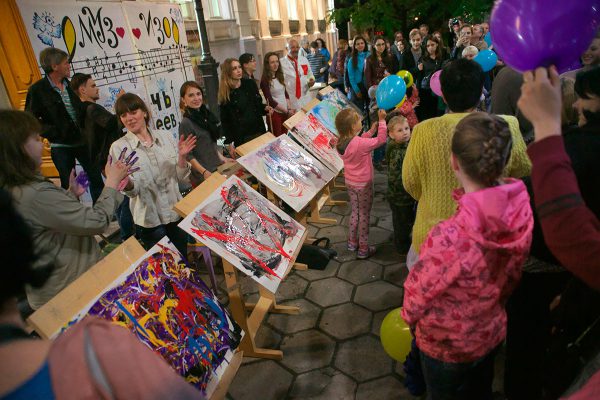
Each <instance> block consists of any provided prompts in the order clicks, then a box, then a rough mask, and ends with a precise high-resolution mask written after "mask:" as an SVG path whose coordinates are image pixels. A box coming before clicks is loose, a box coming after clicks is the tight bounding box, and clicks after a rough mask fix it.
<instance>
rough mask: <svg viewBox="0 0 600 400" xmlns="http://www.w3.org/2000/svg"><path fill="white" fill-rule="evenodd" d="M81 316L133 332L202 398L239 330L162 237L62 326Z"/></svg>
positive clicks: (222, 366)
mask: <svg viewBox="0 0 600 400" xmlns="http://www.w3.org/2000/svg"><path fill="white" fill-rule="evenodd" d="M85 315H97V316H99V317H101V318H105V319H107V320H109V321H112V322H113V323H115V324H116V325H120V326H123V327H125V328H126V329H128V330H130V331H131V332H133V334H135V335H136V336H137V338H138V339H139V340H140V341H142V343H144V344H145V345H146V346H148V347H149V348H150V349H152V350H154V351H155V352H156V353H158V354H160V355H161V356H162V357H163V358H164V359H165V360H166V361H167V362H168V363H169V364H170V365H171V366H172V367H173V368H174V369H175V370H176V371H177V372H178V373H179V374H180V375H182V376H183V377H184V378H185V379H186V380H187V381H188V382H189V383H191V384H193V385H194V386H195V387H197V388H198V389H200V391H202V392H203V393H204V394H205V395H206V397H207V398H208V397H210V395H211V394H212V392H213V391H214V389H215V388H216V386H217V383H218V381H219V379H220V377H221V376H222V375H223V373H224V372H225V370H226V368H227V364H228V363H229V361H230V360H231V357H232V356H233V352H234V350H235V349H236V348H237V347H238V345H239V343H240V341H241V339H242V337H243V334H244V333H243V331H242V330H241V328H240V327H239V326H238V325H237V324H236V323H235V322H234V321H233V320H232V319H231V317H230V316H229V315H228V313H227V311H226V310H225V308H224V307H223V306H222V305H221V304H220V303H219V301H218V300H217V298H216V296H215V295H214V294H213V293H212V292H211V291H210V289H208V287H207V286H206V285H205V284H204V282H203V281H202V280H201V279H200V277H199V276H198V273H197V272H196V271H194V270H193V269H191V268H189V267H188V266H187V265H186V264H185V262H184V261H183V259H182V257H181V255H180V254H179V252H178V251H177V249H176V248H175V246H173V244H172V243H171V242H170V241H169V239H168V238H166V237H165V238H163V239H162V240H161V241H160V242H158V243H157V244H156V245H155V246H154V247H152V248H151V249H150V250H149V251H148V252H147V253H146V254H145V255H144V256H143V257H142V258H140V259H139V260H138V261H136V262H135V263H134V264H132V265H131V266H130V267H129V268H128V269H127V270H126V271H125V272H124V273H123V274H122V275H121V276H120V277H119V278H117V279H116V280H115V282H113V284H112V285H110V287H107V289H106V290H105V291H104V292H103V293H102V294H100V295H99V296H97V297H96V298H95V299H94V300H93V301H92V302H91V303H90V304H88V306H87V307H85V308H84V309H82V310H81V311H80V312H79V313H77V315H76V317H75V318H74V319H73V320H72V321H71V322H70V323H69V324H68V326H70V325H71V324H73V323H75V322H77V321H79V320H80V319H82V318H83V317H84V316H85Z"/></svg>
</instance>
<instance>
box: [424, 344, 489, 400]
mask: <svg viewBox="0 0 600 400" xmlns="http://www.w3.org/2000/svg"><path fill="white" fill-rule="evenodd" d="M497 352H498V348H496V349H494V350H492V351H491V352H490V353H488V354H487V355H485V356H484V357H482V358H480V359H479V360H477V361H473V362H469V363H446V362H443V361H440V360H436V359H434V358H431V357H429V356H427V355H426V354H425V353H423V352H422V351H421V366H422V368H423V375H424V376H425V385H426V386H427V399H428V400H491V399H492V381H493V380H494V359H495V358H496V353H497Z"/></svg>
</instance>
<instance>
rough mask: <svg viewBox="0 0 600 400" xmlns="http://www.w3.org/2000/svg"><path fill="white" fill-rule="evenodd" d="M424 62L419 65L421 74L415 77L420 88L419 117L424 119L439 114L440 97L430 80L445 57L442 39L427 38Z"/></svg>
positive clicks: (440, 66) (420, 119) (439, 68)
mask: <svg viewBox="0 0 600 400" xmlns="http://www.w3.org/2000/svg"><path fill="white" fill-rule="evenodd" d="M426 46H427V47H426V50H427V51H425V55H424V56H423V62H422V63H420V64H419V65H418V69H419V75H418V76H417V77H416V78H417V79H415V83H417V82H418V86H419V88H420V90H421V91H420V97H421V104H420V106H419V107H418V108H417V118H418V119H419V121H424V120H426V119H429V118H433V117H435V116H437V114H438V97H437V96H436V95H435V94H434V93H433V92H432V91H431V87H430V86H429V80H430V79H431V76H432V75H433V74H434V73H435V72H436V71H439V70H441V69H442V64H443V62H444V59H443V58H442V48H441V44H440V41H439V40H438V39H437V38H436V37H435V36H430V37H429V38H428V39H427V43H426Z"/></svg>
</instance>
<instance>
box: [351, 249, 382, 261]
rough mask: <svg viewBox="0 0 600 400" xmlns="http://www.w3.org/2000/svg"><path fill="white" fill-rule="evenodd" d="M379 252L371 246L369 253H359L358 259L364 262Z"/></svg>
mask: <svg viewBox="0 0 600 400" xmlns="http://www.w3.org/2000/svg"><path fill="white" fill-rule="evenodd" d="M376 251H377V249H376V248H375V246H369V250H367V251H360V250H359V251H358V254H357V255H356V259H357V260H364V259H366V258H369V257H371V256H372V255H373V254H375V252H376Z"/></svg>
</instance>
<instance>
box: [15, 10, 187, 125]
mask: <svg viewBox="0 0 600 400" xmlns="http://www.w3.org/2000/svg"><path fill="white" fill-rule="evenodd" d="M17 4H18V6H19V10H20V12H21V17H22V18H23V22H24V23H25V26H26V29H27V34H28V36H29V39H30V42H31V45H32V48H33V51H34V53H35V54H36V55H39V53H40V52H41V51H42V50H43V49H44V48H46V47H56V48H60V49H62V50H64V51H66V52H67V53H68V54H69V59H70V62H71V70H72V72H71V73H72V74H74V73H76V72H81V73H87V74H90V75H92V77H93V78H94V80H95V81H96V85H97V86H98V87H99V88H100V99H99V100H98V104H101V105H102V106H104V107H105V108H106V109H108V110H109V111H111V112H114V109H113V106H114V103H115V101H116V95H117V93H119V91H120V90H121V89H123V90H124V91H125V92H132V93H135V94H137V95H139V96H140V97H141V98H142V99H144V101H145V102H146V104H147V105H148V107H150V109H151V113H152V125H153V127H154V128H156V129H165V130H168V131H171V132H172V133H173V134H174V135H175V136H176V135H177V131H178V125H179V121H180V119H181V115H180V111H179V107H178V103H179V93H178V92H179V87H180V86H181V84H182V83H183V82H184V81H185V80H188V79H194V74H193V71H192V64H191V62H190V56H189V50H188V47H187V37H186V34H185V26H184V23H183V17H182V15H181V9H180V8H179V6H178V5H176V4H157V3H145V2H129V1H128V2H123V3H120V2H92V1H90V2H86V1H74V0H72V1H66V0H59V1H53V0H17ZM38 63H39V60H38ZM41 72H42V75H44V72H43V71H41Z"/></svg>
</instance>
